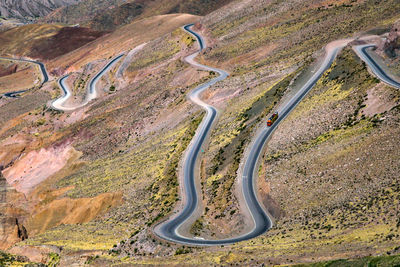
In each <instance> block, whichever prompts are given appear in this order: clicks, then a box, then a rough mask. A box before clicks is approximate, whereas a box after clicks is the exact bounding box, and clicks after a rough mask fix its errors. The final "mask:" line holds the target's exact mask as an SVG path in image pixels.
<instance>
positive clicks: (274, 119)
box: [267, 112, 278, 126]
mask: <svg viewBox="0 0 400 267" xmlns="http://www.w3.org/2000/svg"><path fill="white" fill-rule="evenodd" d="M276 119H278V112H275V113H274V114H272V116H271V117H269V119H268V120H267V126H271V125H272V124H273V123H274V122H275V121H276Z"/></svg>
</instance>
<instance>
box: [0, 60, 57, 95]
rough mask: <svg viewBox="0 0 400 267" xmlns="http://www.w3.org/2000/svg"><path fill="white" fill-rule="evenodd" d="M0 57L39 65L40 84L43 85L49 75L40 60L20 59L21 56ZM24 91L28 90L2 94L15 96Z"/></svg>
mask: <svg viewBox="0 0 400 267" xmlns="http://www.w3.org/2000/svg"><path fill="white" fill-rule="evenodd" d="M0 59H5V60H10V61H20V62H28V63H33V64H36V65H38V66H39V69H40V72H41V74H42V83H41V86H43V84H45V83H46V82H48V81H49V75H48V74H47V70H46V66H45V65H44V64H43V63H42V62H39V61H34V60H30V59H22V58H21V59H17V58H8V57H0ZM26 91H28V90H19V91H14V92H8V93H5V94H3V95H4V96H5V97H10V98H15V97H17V95H19V94H22V93H24V92H26Z"/></svg>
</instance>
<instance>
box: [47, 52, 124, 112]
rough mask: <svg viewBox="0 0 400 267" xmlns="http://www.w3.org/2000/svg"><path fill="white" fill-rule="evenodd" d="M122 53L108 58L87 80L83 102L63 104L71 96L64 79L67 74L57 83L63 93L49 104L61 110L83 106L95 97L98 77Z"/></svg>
mask: <svg viewBox="0 0 400 267" xmlns="http://www.w3.org/2000/svg"><path fill="white" fill-rule="evenodd" d="M122 56H123V54H120V55H118V56H116V57H114V58H113V59H111V60H110V62H108V63H107V64H106V65H105V66H104V67H103V68H102V69H101V70H100V71H99V72H98V73H97V74H96V75H95V76H94V77H93V78H92V79H91V80H90V82H89V87H88V92H87V94H86V97H85V100H84V101H83V103H81V104H79V105H76V106H71V107H66V106H64V103H65V102H66V101H67V100H68V99H69V98H70V97H71V96H72V94H71V90H70V89H69V88H68V85H67V84H66V83H65V81H66V79H67V78H68V77H69V74H67V75H65V76H63V77H61V78H60V79H59V80H58V85H59V86H60V88H61V90H62V92H63V95H62V96H61V97H59V98H57V99H56V100H54V101H53V102H52V103H51V106H52V107H53V108H54V109H57V110H62V111H73V110H75V109H77V108H80V107H83V106H84V105H86V104H87V103H89V101H91V100H93V99H95V98H96V97H97V92H96V84H97V82H98V81H99V80H100V78H101V77H102V76H103V75H104V74H105V73H106V72H107V71H108V70H110V69H111V68H112V67H113V66H114V65H115V63H117V62H118V61H119V60H120V59H121V58H122Z"/></svg>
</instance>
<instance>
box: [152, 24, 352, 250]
mask: <svg viewBox="0 0 400 267" xmlns="http://www.w3.org/2000/svg"><path fill="white" fill-rule="evenodd" d="M192 26H193V24H190V25H186V26H185V27H184V29H185V30H186V31H187V32H189V33H191V34H192V35H194V36H195V37H196V38H197V40H198V43H199V46H200V49H199V51H198V52H196V53H194V54H192V55H190V56H188V57H187V58H186V59H185V60H186V61H187V62H188V63H190V64H192V65H193V66H196V67H200V68H203V69H206V70H213V71H215V72H217V73H219V75H220V76H219V77H217V78H215V79H213V80H211V81H209V82H207V83H205V84H203V85H200V86H199V87H197V88H195V89H194V90H193V91H192V92H191V93H190V94H189V99H190V100H191V101H192V102H194V103H196V104H198V105H200V106H201V107H202V108H204V109H205V110H206V112H207V116H206V117H205V119H204V120H203V121H202V123H201V125H200V126H199V128H198V130H197V132H196V135H195V137H194V138H193V140H192V143H191V145H190V147H189V149H188V151H187V153H186V158H185V159H184V166H183V168H184V178H183V183H184V190H185V192H184V193H185V203H184V207H183V210H182V211H180V212H179V213H178V215H176V216H173V217H171V218H169V219H168V220H167V221H165V222H163V223H161V224H160V225H158V226H156V227H155V229H154V232H155V234H156V235H157V236H159V237H160V238H163V239H165V240H168V241H172V242H176V243H181V244H186V245H200V246H212V245H224V244H231V243H235V242H239V241H243V240H248V239H251V238H254V237H256V236H259V235H261V234H263V233H265V232H266V231H267V230H268V229H270V228H271V227H272V224H273V223H272V220H271V218H270V217H269V215H268V214H267V213H266V212H265V210H264V208H263V207H262V206H261V205H260V202H259V201H258V198H257V193H256V192H257V191H256V187H255V184H256V182H255V180H256V177H257V168H256V167H257V163H258V160H259V158H260V155H261V152H262V151H263V148H264V146H265V144H266V141H267V140H268V139H269V138H270V137H271V135H272V133H273V132H274V130H275V129H276V127H277V126H278V125H279V123H280V122H281V121H283V120H284V119H285V118H286V117H287V115H288V114H289V113H290V112H291V111H292V110H293V109H294V108H295V107H296V105H297V104H298V103H299V102H300V101H301V100H302V99H303V98H304V96H305V95H306V94H307V93H308V92H309V91H310V89H311V88H312V87H313V86H314V85H315V84H316V82H317V81H318V80H319V78H320V77H321V76H322V74H323V73H324V72H325V70H327V69H328V68H329V67H330V66H331V64H332V62H333V60H334V59H335V57H336V55H337V54H338V52H339V50H340V49H342V48H343V47H344V46H345V45H346V44H347V43H348V42H349V41H350V40H340V41H336V42H332V43H330V44H329V45H327V47H326V55H325V58H324V60H323V62H322V63H321V65H320V67H319V69H318V70H317V71H315V73H314V74H313V76H312V77H311V78H310V79H309V80H308V81H307V82H306V83H305V84H304V86H303V87H302V88H301V89H300V90H299V91H298V92H297V93H296V94H295V95H294V96H293V97H292V98H291V99H290V101H288V103H286V104H285V105H284V106H283V107H282V108H281V110H280V116H279V118H278V120H277V121H276V122H275V123H274V124H273V125H272V126H271V127H266V128H264V129H263V130H262V131H261V133H260V134H259V135H258V136H257V137H256V139H255V141H254V143H253V144H252V147H251V149H250V152H249V155H248V157H247V159H246V161H245V165H244V169H243V173H242V192H241V193H242V194H243V197H244V200H245V202H246V206H247V208H248V211H249V213H250V214H251V217H252V220H253V229H252V230H251V231H250V232H248V233H245V234H242V235H240V236H237V237H233V238H227V239H222V240H206V239H202V238H192V237H186V236H183V235H182V234H180V233H179V229H180V227H181V226H182V225H183V224H184V223H185V222H187V220H188V219H189V218H190V217H191V216H192V215H193V214H194V212H195V210H196V208H197V204H198V194H197V190H196V185H195V170H196V168H195V167H196V162H197V160H198V157H199V154H200V150H201V147H202V145H203V144H204V140H205V139H206V137H207V136H208V135H209V132H210V130H211V126H212V124H213V122H214V120H215V118H216V113H217V111H216V109H215V108H214V107H212V106H210V105H208V104H206V103H204V102H203V101H201V100H200V98H199V95H200V94H201V93H202V92H203V91H204V90H205V89H207V88H208V87H209V86H211V85H212V84H214V83H216V82H218V81H221V80H223V79H225V78H226V77H227V76H228V75H227V73H226V72H225V71H223V70H219V69H216V68H212V67H208V66H204V65H201V64H199V63H197V62H195V61H194V58H195V57H196V56H197V55H198V54H199V52H200V51H201V50H203V49H204V48H205V43H204V41H203V39H202V37H201V36H200V35H199V34H198V33H196V32H194V31H193V30H191V27H192Z"/></svg>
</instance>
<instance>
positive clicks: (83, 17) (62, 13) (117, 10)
mask: <svg viewBox="0 0 400 267" xmlns="http://www.w3.org/2000/svg"><path fill="white" fill-rule="evenodd" d="M231 1H232V0H222V1H221V0H219V1H217V0H201V1H186V0H172V1H171V0H150V1H144V0H130V1H121V0H101V1H99V0H86V1H82V2H81V3H79V4H77V5H71V6H66V7H64V8H61V9H59V10H56V11H55V12H53V13H51V14H49V15H48V16H47V17H45V18H44V19H43V20H42V21H44V22H47V23H50V22H62V23H67V24H77V23H79V24H82V25H85V26H88V27H91V28H93V29H97V30H113V29H115V28H116V27H117V26H119V25H124V24H127V23H130V22H132V20H135V19H142V18H146V17H151V16H154V15H162V14H172V13H188V14H194V15H205V14H207V13H209V12H211V11H213V10H215V9H217V8H219V7H222V6H224V5H225V4H227V3H229V2H231Z"/></svg>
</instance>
